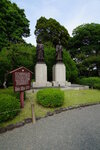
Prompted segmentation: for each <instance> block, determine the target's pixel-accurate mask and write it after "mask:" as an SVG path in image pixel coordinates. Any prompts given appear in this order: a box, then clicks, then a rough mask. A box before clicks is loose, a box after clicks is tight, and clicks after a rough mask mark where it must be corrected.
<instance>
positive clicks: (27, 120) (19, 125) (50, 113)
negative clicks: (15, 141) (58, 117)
mask: <svg viewBox="0 0 100 150" xmlns="http://www.w3.org/2000/svg"><path fill="white" fill-rule="evenodd" d="M98 104H100V102H98V103H91V104H81V105H77V106H73V107H67V108H60V109H56V110H54V112H47V114H46V115H45V116H44V117H36V120H37V121H38V120H40V119H42V118H46V117H48V116H53V115H54V114H59V113H61V112H64V111H68V110H72V109H81V108H84V107H89V106H92V105H98ZM31 122H32V118H26V119H24V121H22V122H18V123H16V124H10V125H8V126H6V127H3V128H2V127H0V134H1V133H5V132H7V131H10V130H13V129H15V128H19V127H21V126H24V125H25V124H28V123H31Z"/></svg>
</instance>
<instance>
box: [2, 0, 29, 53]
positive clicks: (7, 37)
mask: <svg viewBox="0 0 100 150" xmlns="http://www.w3.org/2000/svg"><path fill="white" fill-rule="evenodd" d="M29 34H30V30H29V21H28V19H27V18H26V16H25V13H24V10H23V9H20V8H19V7H18V6H17V5H16V4H15V3H11V2H10V1H9V0H0V50H1V49H2V48H3V47H5V46H7V45H8V44H9V43H18V42H23V41H24V40H23V39H22V38H23V37H28V36H29Z"/></svg>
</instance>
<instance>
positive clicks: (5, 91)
mask: <svg viewBox="0 0 100 150" xmlns="http://www.w3.org/2000/svg"><path fill="white" fill-rule="evenodd" d="M0 94H7V95H11V96H14V97H16V98H17V99H20V92H14V89H13V87H9V88H6V89H0ZM25 99H26V93H25V92H24V100H25Z"/></svg>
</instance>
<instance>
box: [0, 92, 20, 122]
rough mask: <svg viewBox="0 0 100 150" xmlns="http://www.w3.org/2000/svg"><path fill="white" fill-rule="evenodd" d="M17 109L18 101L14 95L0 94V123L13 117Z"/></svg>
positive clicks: (18, 109) (18, 107) (18, 106)
mask: <svg viewBox="0 0 100 150" xmlns="http://www.w3.org/2000/svg"><path fill="white" fill-rule="evenodd" d="M13 110H14V111H13ZM19 111H20V103H19V101H18V99H16V97H14V96H11V95H7V94H1V95H0V123H1V122H4V121H7V120H10V119H13V118H14V117H15V116H16V115H17V114H18V112H19Z"/></svg>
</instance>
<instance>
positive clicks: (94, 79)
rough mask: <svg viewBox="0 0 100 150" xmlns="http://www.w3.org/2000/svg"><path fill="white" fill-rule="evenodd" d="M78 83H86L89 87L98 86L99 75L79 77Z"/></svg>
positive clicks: (99, 82)
mask: <svg viewBox="0 0 100 150" xmlns="http://www.w3.org/2000/svg"><path fill="white" fill-rule="evenodd" d="M78 83H79V84H83V85H88V86H89V87H90V88H91V87H93V88H97V89H98V88H100V78H99V77H88V78H81V79H79V80H78Z"/></svg>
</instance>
